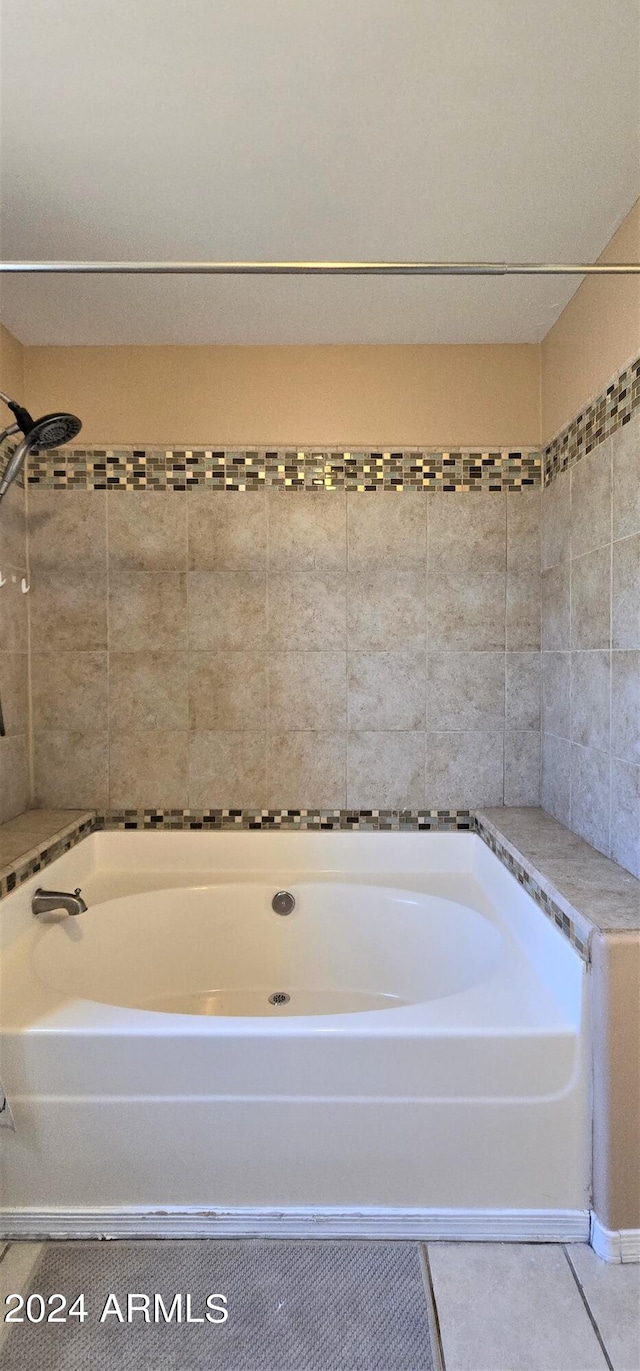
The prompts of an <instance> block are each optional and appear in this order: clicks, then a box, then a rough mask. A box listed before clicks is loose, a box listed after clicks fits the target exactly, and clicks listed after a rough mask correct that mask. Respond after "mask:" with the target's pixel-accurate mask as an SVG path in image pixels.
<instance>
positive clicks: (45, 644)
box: [23, 567, 107, 652]
mask: <svg viewBox="0 0 640 1371" xmlns="http://www.w3.org/2000/svg"><path fill="white" fill-rule="evenodd" d="M23 598H24V599H26V596H24V597H23ZM30 600H31V643H32V646H33V647H35V648H37V649H38V650H39V651H41V652H99V651H103V650H104V649H106V646H107V576H106V571H88V570H85V569H84V568H83V567H73V568H71V567H70V568H67V569H63V570H61V571H49V570H45V571H42V572H41V571H37V572H34V573H33V574H32V577H31V593H30Z"/></svg>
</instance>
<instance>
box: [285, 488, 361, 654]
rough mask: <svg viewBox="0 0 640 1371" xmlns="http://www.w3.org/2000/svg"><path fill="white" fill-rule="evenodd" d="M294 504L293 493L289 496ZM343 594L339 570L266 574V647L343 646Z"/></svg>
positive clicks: (304, 649)
mask: <svg viewBox="0 0 640 1371" xmlns="http://www.w3.org/2000/svg"><path fill="white" fill-rule="evenodd" d="M291 498H292V500H293V502H294V503H295V501H296V498H297V496H295V495H294V496H292V497H291ZM346 614H347V597H346V585H345V577H344V573H343V572H332V571H322V572H317V573H316V574H315V575H300V576H298V575H289V574H284V573H281V572H277V573H273V574H271V572H270V573H269V634H268V641H269V648H270V649H271V651H272V652H323V651H325V650H330V649H333V650H334V651H344V650H345V648H346Z"/></svg>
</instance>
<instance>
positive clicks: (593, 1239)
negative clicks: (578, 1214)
mask: <svg viewBox="0 0 640 1371" xmlns="http://www.w3.org/2000/svg"><path fill="white" fill-rule="evenodd" d="M589 1241H590V1243H591V1246H592V1248H593V1250H594V1252H595V1254H596V1256H597V1257H600V1258H601V1259H602V1261H605V1262H640V1228H618V1229H615V1228H605V1227H604V1224H602V1223H600V1220H599V1218H598V1216H597V1214H592V1215H591V1233H590V1238H589Z"/></svg>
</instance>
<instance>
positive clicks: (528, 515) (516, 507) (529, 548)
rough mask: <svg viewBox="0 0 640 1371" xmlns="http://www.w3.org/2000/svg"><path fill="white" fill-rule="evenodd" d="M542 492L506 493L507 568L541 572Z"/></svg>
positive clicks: (533, 573)
mask: <svg viewBox="0 0 640 1371" xmlns="http://www.w3.org/2000/svg"><path fill="white" fill-rule="evenodd" d="M541 509H542V504H541V492H540V491H539V490H512V491H509V492H508V494H507V570H508V571H511V572H513V571H520V572H527V571H528V572H530V573H531V574H532V575H535V576H537V577H539V576H540V552H541V543H540V528H541Z"/></svg>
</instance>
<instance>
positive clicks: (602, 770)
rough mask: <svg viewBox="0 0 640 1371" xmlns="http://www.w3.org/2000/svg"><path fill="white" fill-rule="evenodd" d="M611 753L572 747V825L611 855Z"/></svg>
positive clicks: (594, 845)
mask: <svg viewBox="0 0 640 1371" xmlns="http://www.w3.org/2000/svg"><path fill="white" fill-rule="evenodd" d="M609 801H610V777H609V756H608V753H606V752H597V751H596V749H595V748H593V747H579V746H578V744H577V743H573V744H572V746H571V827H572V829H573V830H574V832H576V833H579V834H580V837H581V838H585V839H586V841H587V842H588V843H591V845H592V847H596V848H597V849H598V852H604V854H605V856H608V854H609V850H610V847H609V840H610V831H609Z"/></svg>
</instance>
